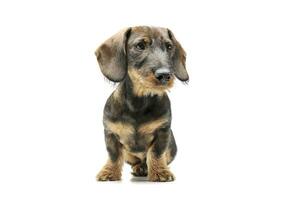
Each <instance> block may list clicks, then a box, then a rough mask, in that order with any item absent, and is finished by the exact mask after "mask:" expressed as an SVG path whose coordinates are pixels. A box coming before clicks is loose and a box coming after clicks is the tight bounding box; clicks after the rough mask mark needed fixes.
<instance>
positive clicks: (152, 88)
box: [128, 69, 174, 94]
mask: <svg viewBox="0 0 283 200" xmlns="http://www.w3.org/2000/svg"><path fill="white" fill-rule="evenodd" d="M161 72H162V73H161ZM128 73H129V76H130V78H131V80H132V82H133V85H134V88H135V89H136V90H140V91H143V92H145V91H146V93H150V94H163V93H164V92H166V91H167V90H169V89H170V88H172V87H173V83H174V76H173V75H172V74H166V73H164V72H163V71H158V73H156V71H155V72H153V71H152V72H147V73H142V72H140V71H138V70H135V69H130V70H129V71H128Z"/></svg>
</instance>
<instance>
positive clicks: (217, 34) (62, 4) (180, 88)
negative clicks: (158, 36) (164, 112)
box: [0, 0, 283, 200]
mask: <svg viewBox="0 0 283 200" xmlns="http://www.w3.org/2000/svg"><path fill="white" fill-rule="evenodd" d="M281 3H282V1H281V2H280V1H272V0H268V1H261V0H257V1H252V0H237V1H228V0H223V1H221V0H216V1H208V0H207V1H204V0H196V1H177V0H174V1H165V0H162V1H153V0H152V1H147V0H143V1H133V0H132V1H130V0H128V1H114V0H113V1H109V0H103V1H94V0H89V1H71V0H68V1H59V0H56V1H55V0H54V1H51V0H49V1H38V0H34V1H31V0H26V1H13V0H9V1H8V0H7V1H5V0H4V1H3V0H1V2H0V29H1V30H0V101H1V102H0V199H1V200H8V199H29V200H30V199H37V200H38V199H41V200H42V199H60V200H62V199H68V200H69V199H83V200H85V199H102V198H103V199H111V198H116V199H117V198H118V199H120V198H121V199H136V200H138V199H172V198H174V199H176V198H180V199H217V200H219V199H225V200H227V199H229V200H230V199H249V200H250V199H272V200H274V199H281V200H282V199H283V172H282V171H283V160H282V159H283V155H282V154H283V145H282V143H283V140H282V134H283V106H282V102H283V96H282V91H283V90H282V87H283V79H282V77H283V69H282V67H283V57H282V56H283V28H282V26H283V25H282V24H283V23H282V19H283V13H282V10H283V7H282V5H281ZM133 25H155V26H163V27H169V28H170V29H171V30H172V31H173V32H174V33H175V36H176V37H177V39H178V40H179V41H180V42H181V44H182V45H183V47H184V48H185V50H186V51H187V54H188V56H187V61H188V62H187V68H188V71H189V74H190V78H191V79H190V83H189V85H188V86H186V85H183V84H181V83H177V84H176V85H175V86H176V87H175V88H174V89H172V91H171V92H170V93H169V96H170V98H171V102H172V111H173V123H172V129H173V131H174V133H175V137H176V140H177V144H178V148H179V152H178V155H177V158H176V160H175V161H174V162H173V163H172V165H171V169H172V171H173V172H174V173H175V175H176V177H177V180H176V181H175V182H173V183H147V182H138V181H135V180H132V177H131V175H130V167H129V166H127V165H126V166H125V167H124V173H123V180H122V181H121V182H118V183H117V182H116V183H113V182H111V183H109V182H107V183H98V182H96V180H95V176H96V173H97V172H98V171H99V169H100V168H101V167H102V165H103V164H104V162H105V161H106V158H107V154H106V151H105V145H104V138H103V127H102V110H103V106H104V103H105V101H106V99H107V97H108V96H109V95H110V93H111V92H112V91H113V89H114V87H113V86H112V85H111V84H109V83H108V82H107V81H105V79H104V78H103V76H102V74H101V72H100V70H99V67H98V64H97V62H96V59H95V56H94V54H93V53H94V50H95V48H96V47H97V46H98V45H100V44H101V43H102V42H103V41H104V40H105V39H107V38H108V37H110V36H111V35H113V34H114V33H116V32H117V31H118V30H119V29H121V28H123V27H127V26H133ZM181 196H182V197H181Z"/></svg>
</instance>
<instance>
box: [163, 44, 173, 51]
mask: <svg viewBox="0 0 283 200" xmlns="http://www.w3.org/2000/svg"><path fill="white" fill-rule="evenodd" d="M165 46H166V49H167V50H169V51H170V50H172V48H173V47H172V44H170V43H169V42H166V43H165Z"/></svg>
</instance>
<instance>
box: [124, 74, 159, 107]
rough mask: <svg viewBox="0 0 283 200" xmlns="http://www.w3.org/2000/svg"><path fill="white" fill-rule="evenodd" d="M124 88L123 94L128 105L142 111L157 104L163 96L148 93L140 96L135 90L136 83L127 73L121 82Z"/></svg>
mask: <svg viewBox="0 0 283 200" xmlns="http://www.w3.org/2000/svg"><path fill="white" fill-rule="evenodd" d="M121 87H122V89H123V96H124V99H125V101H126V105H127V106H128V108H129V109H130V110H132V111H142V110H146V109H148V108H149V107H150V106H153V105H155V104H156V102H158V101H160V100H161V99H162V98H163V97H162V96H158V95H146V96H138V95H136V94H135V92H134V88H133V87H134V85H133V82H132V80H131V79H130V77H129V76H128V75H127V76H126V77H125V79H124V81H123V82H122V83H121Z"/></svg>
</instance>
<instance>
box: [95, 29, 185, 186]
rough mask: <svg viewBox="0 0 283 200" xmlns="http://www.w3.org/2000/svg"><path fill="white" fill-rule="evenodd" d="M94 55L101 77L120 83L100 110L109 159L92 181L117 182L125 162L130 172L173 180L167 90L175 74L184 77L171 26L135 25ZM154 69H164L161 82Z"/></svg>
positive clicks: (174, 148) (182, 55) (182, 58)
mask: <svg viewBox="0 0 283 200" xmlns="http://www.w3.org/2000/svg"><path fill="white" fill-rule="evenodd" d="M169 47H170V48H169ZM96 56H97V60H98V63H99V66H100V69H101V72H102V73H103V74H104V76H105V77H106V78H107V79H108V80H110V81H112V82H115V83H116V82H117V83H119V85H118V86H117V88H116V90H115V91H114V92H113V93H112V95H111V96H110V97H109V98H108V100H107V102H106V104H105V108H104V116H103V122H104V128H105V130H104V134H105V143H106V148H107V151H108V154H109V159H108V161H107V163H106V165H105V166H104V167H103V168H102V170H101V171H100V172H99V173H98V175H97V180H99V181H108V180H110V181H111V180H120V179H121V171H122V166H123V163H124V162H127V163H129V164H130V165H131V166H132V170H133V172H132V174H133V175H134V176H148V180H149V181H173V180H174V178H175V177H174V175H173V174H172V172H170V170H169V167H168V165H169V163H171V162H172V160H173V159H174V157H175V155H176V152H177V146H176V143H175V139H174V136H173V132H172V130H171V108H170V100H169V98H168V96H167V94H166V91H168V90H169V89H170V88H171V87H172V86H173V82H174V79H175V77H176V78H177V79H179V80H181V81H183V82H186V81H188V79H189V77H188V74H187V71H186V68H185V60H186V59H185V58H186V54H185V51H184V50H183V48H182V47H181V45H180V43H179V42H178V41H177V40H176V39H175V37H174V35H173V33H172V32H171V31H170V30H168V29H165V28H156V27H147V26H140V27H133V28H127V29H124V30H122V31H120V32H119V33H118V34H115V35H114V36H113V37H111V38H109V39H108V40H107V41H106V42H105V43H103V44H102V45H101V46H100V47H99V48H98V49H97V51H96ZM158 69H160V70H158ZM157 72H166V73H168V75H167V78H166V80H165V79H163V80H162V81H161V79H160V77H158V75H157V74H156V73H157ZM161 78H164V77H161Z"/></svg>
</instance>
